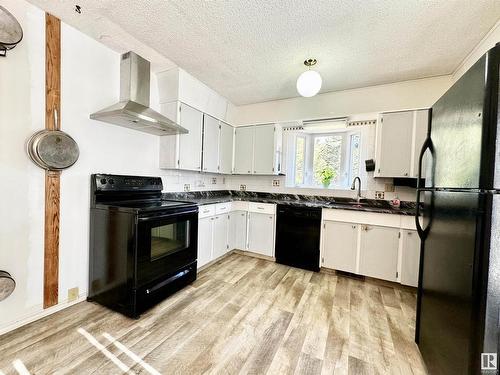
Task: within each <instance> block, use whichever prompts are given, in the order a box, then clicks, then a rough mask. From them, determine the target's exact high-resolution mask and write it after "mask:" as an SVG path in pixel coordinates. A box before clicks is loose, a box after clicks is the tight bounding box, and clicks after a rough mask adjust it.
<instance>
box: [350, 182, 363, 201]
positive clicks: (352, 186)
mask: <svg viewBox="0 0 500 375" xmlns="http://www.w3.org/2000/svg"><path fill="white" fill-rule="evenodd" d="M356 180H358V195H357V197H356V199H357V201H358V203H359V201H360V200H361V178H359V177H358V176H356V177H354V180H352V185H351V190H355V189H356Z"/></svg>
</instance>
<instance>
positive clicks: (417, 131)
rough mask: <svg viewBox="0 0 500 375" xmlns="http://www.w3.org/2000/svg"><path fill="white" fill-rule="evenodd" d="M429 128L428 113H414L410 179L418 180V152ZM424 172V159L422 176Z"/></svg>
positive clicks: (426, 111) (425, 110)
mask: <svg viewBox="0 0 500 375" xmlns="http://www.w3.org/2000/svg"><path fill="white" fill-rule="evenodd" d="M428 126H429V111H428V110H427V109H424V110H420V111H415V126H414V129H413V131H414V137H413V140H414V141H413V143H412V170H411V177H413V178H418V159H419V157H420V151H422V146H423V145H424V142H425V138H426V137H427V128H428ZM424 172H425V158H424V159H423V160H422V175H424Z"/></svg>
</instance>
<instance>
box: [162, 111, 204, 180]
mask: <svg viewBox="0 0 500 375" xmlns="http://www.w3.org/2000/svg"><path fill="white" fill-rule="evenodd" d="M161 107H162V112H163V113H165V115H167V116H168V117H170V118H172V120H175V121H177V122H179V124H180V125H181V126H182V127H184V128H186V129H187V130H188V131H189V133H188V134H177V135H167V136H164V137H160V168H166V169H185V170H190V171H201V157H202V154H201V151H202V148H201V146H202V130H203V113H202V112H200V111H198V110H197V109H194V108H193V107H190V106H188V105H186V104H184V103H179V102H177V103H176V104H175V106H174V105H172V104H171V103H167V104H164V105H162V106H161Z"/></svg>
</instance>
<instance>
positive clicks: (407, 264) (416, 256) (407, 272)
mask: <svg viewBox="0 0 500 375" xmlns="http://www.w3.org/2000/svg"><path fill="white" fill-rule="evenodd" d="M402 235H403V247H402V250H401V284H404V285H410V286H414V287H418V271H419V265H420V238H419V237H418V234H417V231H414V230H403V231H402Z"/></svg>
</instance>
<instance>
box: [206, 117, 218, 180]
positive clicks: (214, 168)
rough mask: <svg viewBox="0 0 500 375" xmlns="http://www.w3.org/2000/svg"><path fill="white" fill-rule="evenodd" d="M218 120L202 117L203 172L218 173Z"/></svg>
mask: <svg viewBox="0 0 500 375" xmlns="http://www.w3.org/2000/svg"><path fill="white" fill-rule="evenodd" d="M219 140H220V129H219V120H217V119H216V118H213V117H212V116H209V115H207V114H205V115H203V172H212V173H218V172H219Z"/></svg>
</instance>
